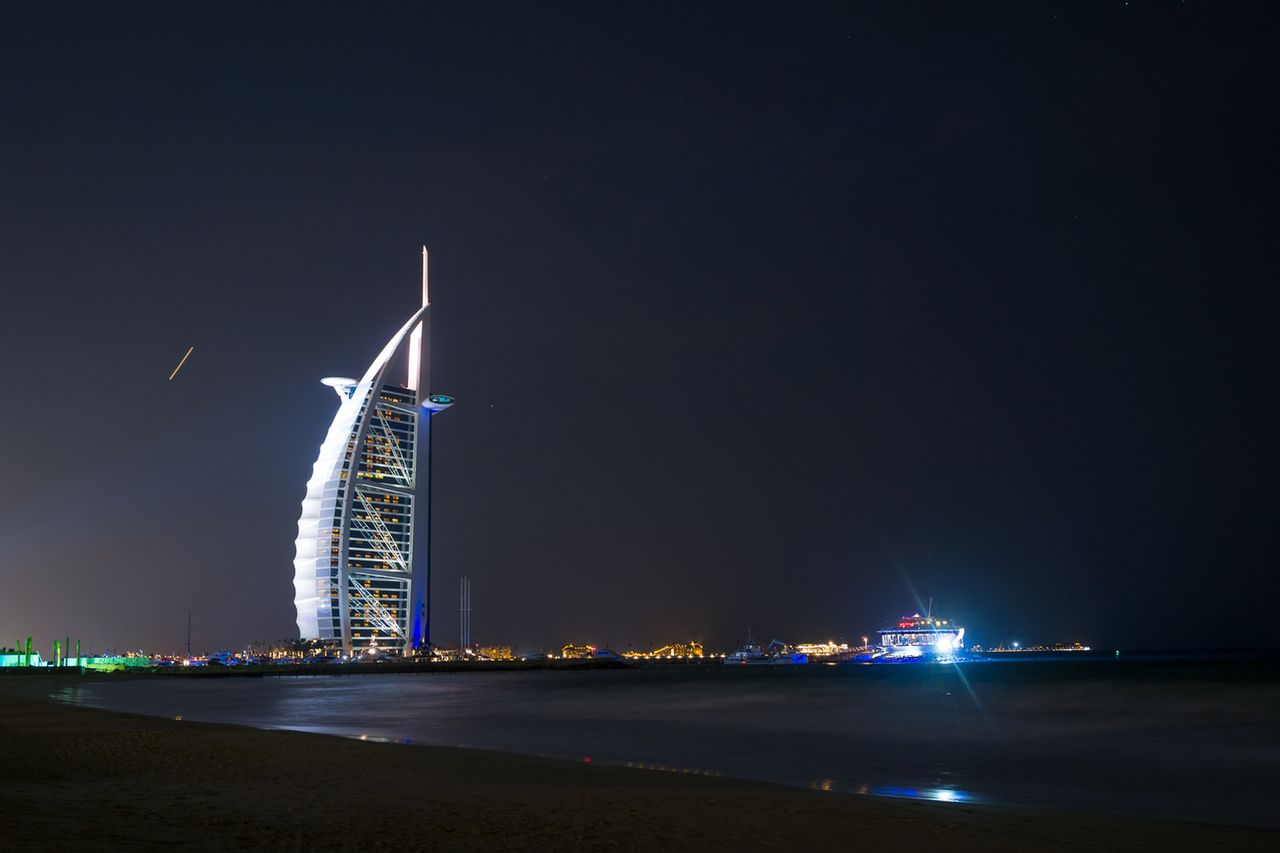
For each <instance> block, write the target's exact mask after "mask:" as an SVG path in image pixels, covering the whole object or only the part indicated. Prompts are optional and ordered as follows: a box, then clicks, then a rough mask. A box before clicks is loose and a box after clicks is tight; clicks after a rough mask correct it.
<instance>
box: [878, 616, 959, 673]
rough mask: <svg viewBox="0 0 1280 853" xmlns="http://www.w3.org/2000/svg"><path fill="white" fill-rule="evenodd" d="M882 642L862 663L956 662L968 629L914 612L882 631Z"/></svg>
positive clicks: (880, 633) (880, 632) (880, 631)
mask: <svg viewBox="0 0 1280 853" xmlns="http://www.w3.org/2000/svg"><path fill="white" fill-rule="evenodd" d="M877 633H878V634H879V635H880V643H879V645H877V646H876V647H875V648H873V649H872V650H871V651H870V652H868V653H867V654H866V655H863V656H860V659H861V660H883V661H893V660H910V659H913V658H919V659H930V660H938V659H953V658H955V657H957V656H959V655H961V654H963V652H964V628H961V627H960V626H959V625H955V624H952V623H950V622H947V621H945V620H941V619H934V618H933V616H932V615H927V614H926V615H924V616H921V615H920V614H919V613H913V614H912V615H910V616H903V617H902V618H901V619H899V620H898V624H897V625H894V626H892V627H890V628H881V629H880V630H879V631H878V632H877Z"/></svg>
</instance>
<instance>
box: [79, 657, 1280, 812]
mask: <svg viewBox="0 0 1280 853" xmlns="http://www.w3.org/2000/svg"><path fill="white" fill-rule="evenodd" d="M352 669H353V670H354V671H357V672H358V671H360V668H359V667H353V668H352ZM366 671H367V670H366ZM57 698H60V699H62V700H64V701H72V702H78V703H83V704H87V705H92V706H96V707H102V708H109V709H113V710H119V711H128V712H134V713H141V714H150V715H160V716H168V717H177V716H181V718H182V719H184V720H200V721H207V722H217V723H237V724H242V725H249V726H257V727H262V728H278V729H296V730H301V731H308V732H323V733H328V734H336V735H346V736H352V737H364V738H370V739H378V740H391V741H398V742H403V743H406V744H436V745H444V746H459V747H470V748H478V749H489V750H504V751H508V752H517V753H525V754H533V755H541V756H548V757H553V758H561V759H569V760H574V761H592V762H599V763H607V764H617V765H624V766H633V767H645V768H651V769H659V770H669V771H673V772H686V773H703V774H708V775H723V776H732V777H739V778H743V779H756V780H764V781H771V782H779V783H783V784H787V785H794V786H803V787H808V788H814V789H817V790H821V791H843V792H853V793H864V794H880V795H888V796H906V797H921V798H927V799H933V800H940V801H944V802H946V801H950V802H969V803H999V804H1007V805H1030V806H1047V807H1051V808H1059V809H1070V810H1086V811H1096V812H1108V813H1117V814H1129V815H1142V816H1152V817H1168V818H1179V819H1186V820H1200V821H1210V822H1227V823H1242V824H1253V825H1259V826H1270V827H1280V813H1278V812H1277V810H1275V809H1274V802H1275V798H1276V795H1277V793H1278V792H1280V675H1278V670H1277V665H1276V663H1275V662H1274V661H1272V660H1269V659H1267V660H1262V661H1260V662H1258V661H1254V662H1251V661H1248V660H1237V661H1217V662H1213V661H1179V660H1175V659H1148V660H1145V661H1140V660H1125V661H1123V662H1121V661H1099V660H1079V661H1048V662H1034V661H990V662H974V663H965V664H934V663H919V664H909V665H897V666H886V665H870V666H865V665H864V666H859V665H831V666H824V665H813V664H810V665H807V666H781V667H778V666H774V667H758V666H740V667H734V666H720V667H710V666H703V667H697V668H694V667H689V668H679V667H669V668H668V667H638V668H635V669H625V670H584V671H564V670H534V671H502V672H457V673H419V674H394V675H391V674H370V675H349V676H336V677H335V676H310V677H268V678H261V679H257V678H218V679H210V678H183V677H155V678H146V679H137V680H122V681H120V682H110V681H99V682H94V683H91V684H87V685H83V686H79V687H72V688H64V689H62V690H60V691H59V693H58V694H57Z"/></svg>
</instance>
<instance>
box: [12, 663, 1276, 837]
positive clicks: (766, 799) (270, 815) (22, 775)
mask: <svg viewBox="0 0 1280 853" xmlns="http://www.w3.org/2000/svg"><path fill="white" fill-rule="evenodd" d="M92 677H93V676H77V675H67V676H63V675H58V676H48V675H42V676H21V677H12V676H9V677H4V678H0V768H3V771H4V776H5V782H6V783H7V784H6V785H5V786H4V787H5V793H4V794H3V796H0V828H2V831H0V839H2V843H0V848H2V849H4V850H6V851H46V850H122V849H124V850H131V851H145V850H162V849H163V850H285V851H328V850H334V851H340V850H352V851H354V850H363V851H368V850H399V851H403V850H696V849H704V850H705V849H714V850H850V849H856V848H859V847H863V846H872V845H874V847H875V848H876V849H878V848H880V847H887V846H890V845H892V846H895V847H897V846H901V845H903V844H910V845H912V846H928V847H935V848H939V849H945V850H1068V849H1071V850H1082V849H1087V850H1155V849H1161V850H1168V849H1179V850H1264V849H1267V850H1269V849H1274V847H1275V845H1276V843H1277V841H1278V839H1277V833H1274V832H1268V831H1265V830H1258V829H1250V828H1244V827H1231V826H1217V825H1204V824H1192V823H1181V822H1167V821H1147V820H1134V819H1127V818H1118V817H1110V816H1099V815H1091V814H1076V813H1062V812H1050V811H1038V810H1026V809H1012V808H999V807H987V806H972V805H959V804H940V803H927V802H915V801H907V800H890V799H880V798H871V797H863V796H854V795H843V794H829V793H822V792H816V791H805V790H797V789H791V788H785V787H779V786H772V785H765V784H758V783H753V782H745V781H736V780H731V779H723V778H707V777H700V776H689V775H681V774H673V773H663V772H657V771H645V770H633V769H625V768H615V767H605V766H599V765H593V764H579V763H570V762H561V761H552V760H545V759H538V758H531V757H524V756H519V755H510V754H504V753H491V752H482V751H474V750H463V749H450V748H439V747H427V746H405V745H401V744H387V743H372V742H362V741H358V740H353V739H348V738H339V737H332V736H327V735H313V734H304V733H297V732H283V731H262V730H257V729H251V728H241V727H235V726H220V725H210V724H203V723H194V722H184V721H179V720H173V719H161V718H150V717H141V716H133V715H128V714H119V713H112V712H107V711H100V710H93V709H86V708H80V707H73V706H67V705H63V704H60V703H57V702H54V701H52V700H50V699H48V694H49V693H50V691H51V690H53V689H56V688H57V687H60V686H65V685H67V684H69V683H73V680H74V679H84V678H92ZM100 677H108V678H109V677H111V676H100ZM352 791H355V792H356V793H355V794H354V795H352V794H351V793H350V792H352Z"/></svg>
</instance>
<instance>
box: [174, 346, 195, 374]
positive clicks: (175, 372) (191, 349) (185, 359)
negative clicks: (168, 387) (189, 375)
mask: <svg viewBox="0 0 1280 853" xmlns="http://www.w3.org/2000/svg"><path fill="white" fill-rule="evenodd" d="M195 350H196V348H195V347H191V348H190V349H189V350H187V354H186V355H184V356H183V357H182V361H180V362H178V366H177V367H175V368H174V369H173V373H170V374H169V381H170V382H172V381H173V377H175V376H177V375H178V371H179V370H181V369H182V365H184V364H186V363H187V359H188V358H190V357H191V353H193V352H195Z"/></svg>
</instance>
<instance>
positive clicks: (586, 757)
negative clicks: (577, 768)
mask: <svg viewBox="0 0 1280 853" xmlns="http://www.w3.org/2000/svg"><path fill="white" fill-rule="evenodd" d="M582 763H583V764H590V763H591V756H590V755H584V756H582Z"/></svg>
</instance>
